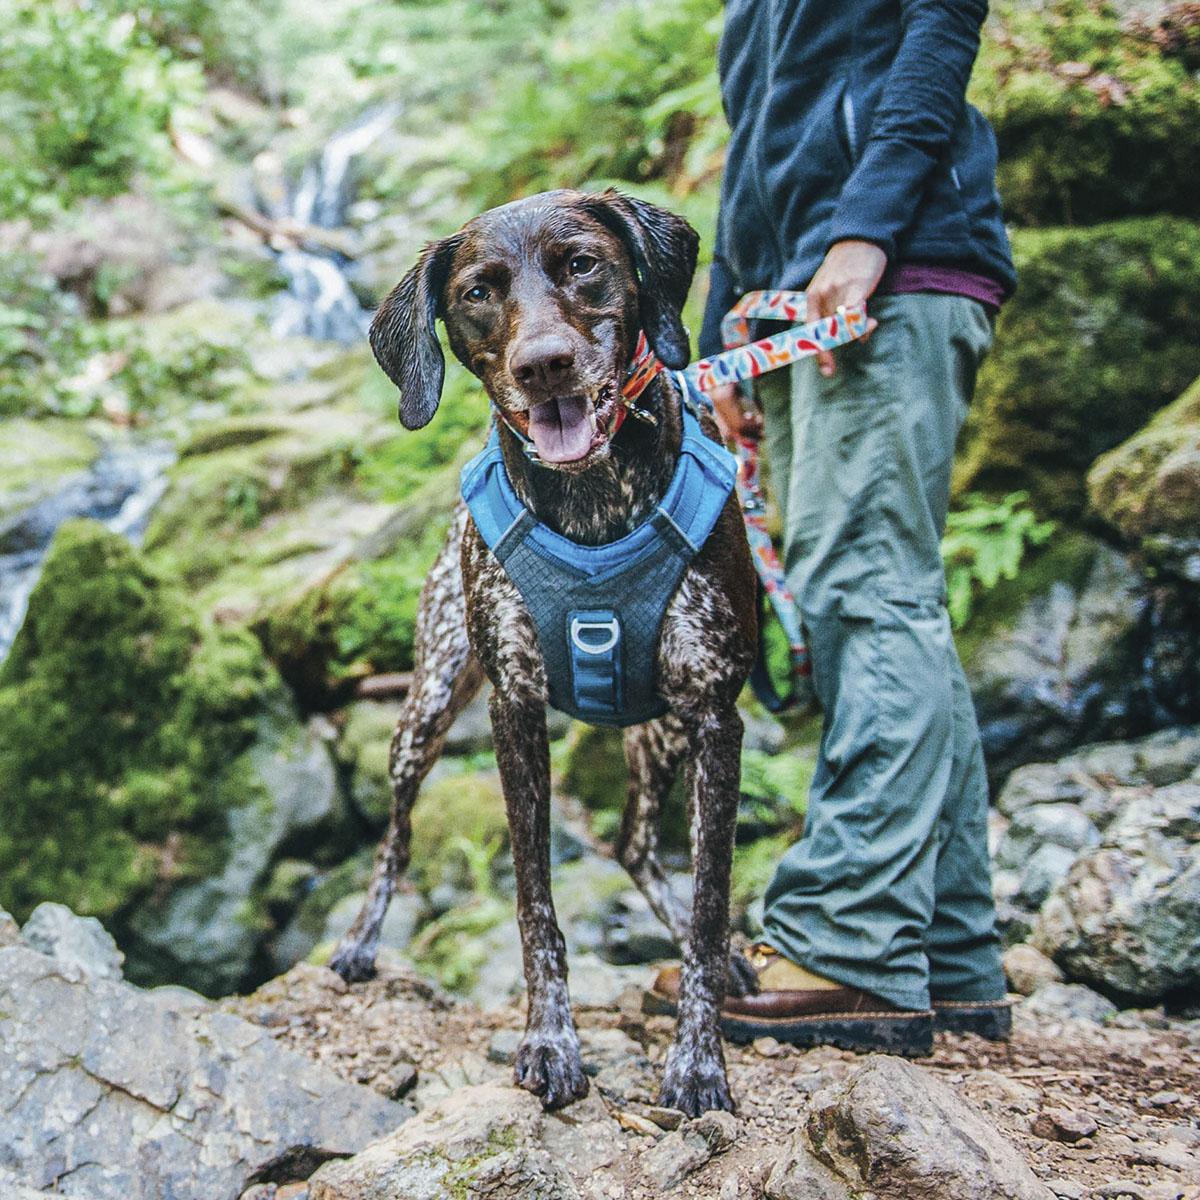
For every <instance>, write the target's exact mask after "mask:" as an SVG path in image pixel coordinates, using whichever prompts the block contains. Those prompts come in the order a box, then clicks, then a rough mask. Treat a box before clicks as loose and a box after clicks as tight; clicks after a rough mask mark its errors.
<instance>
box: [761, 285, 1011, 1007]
mask: <svg viewBox="0 0 1200 1200" xmlns="http://www.w3.org/2000/svg"><path fill="white" fill-rule="evenodd" d="M871 311H872V314H873V315H874V316H876V317H877V318H878V319H879V322H880V326H879V329H878V330H877V331H876V332H875V334H874V335H873V336H872V338H871V340H870V341H869V342H868V343H867V344H865V345H862V344H855V345H852V346H849V347H846V348H844V349H843V350H841V351H839V352H838V372H837V374H836V375H835V377H834V378H833V379H831V380H826V379H824V378H823V377H822V376H821V375H820V373H819V372H818V371H817V370H816V365H815V363H813V362H812V361H806V362H803V363H800V364H798V365H797V367H796V368H794V370H793V373H792V375H793V394H792V406H791V414H790V415H791V423H790V428H791V469H790V472H789V474H788V483H787V488H786V497H787V499H786V511H785V528H784V553H785V566H786V567H787V570H788V579H789V583H790V584H791V586H792V588H793V591H794V593H795V595H796V597H797V600H798V603H799V605H800V609H801V615H802V617H803V620H804V624H805V626H806V630H807V634H808V639H809V645H810V647H811V651H812V655H813V682H814V685H815V687H816V691H817V695H818V697H819V699H820V701H821V704H822V707H823V709H824V711H825V725H824V728H823V731H822V737H821V746H820V752H819V758H818V764H817V770H816V774H815V776H814V779H813V785H812V791H811V795H810V801H809V810H808V820H807V824H806V828H805V832H804V836H803V837H802V838H801V840H800V841H799V842H798V843H797V844H796V845H795V846H793V847H792V848H791V850H789V851H788V853H787V854H786V855H785V856H784V858H783V859H782V861H781V862H780V864H779V867H778V869H777V871H776V874H775V877H774V879H773V880H772V882H771V885H770V887H769V888H768V889H767V895H766V912H765V916H764V924H765V928H766V936H767V940H768V941H769V942H771V943H772V944H773V945H775V946H776V947H777V948H778V949H779V950H781V951H782V952H783V953H785V954H787V955H788V956H789V957H791V958H793V959H796V960H797V961H800V962H802V963H804V965H806V966H808V967H810V968H812V969H813V970H816V971H819V972H821V973H822V974H824V975H827V976H829V977H830V978H833V979H837V980H839V981H842V982H845V983H848V984H852V985H853V986H856V987H860V988H863V989H864V990H866V991H869V992H873V993H874V994H876V995H879V996H882V997H883V998H884V999H886V1000H889V1001H891V1002H892V1003H894V1004H898V1005H902V1006H904V1007H911V1008H925V1007H927V1005H928V1002H929V995H930V984H931V982H932V984H933V987H934V988H935V990H937V991H938V993H939V994H941V989H942V988H943V987H944V988H946V989H947V990H948V992H950V993H952V995H948V996H947V998H963V999H980V998H996V997H999V996H1002V995H1003V993H1004V985H1003V975H1002V973H1001V970H1000V960H999V944H998V940H997V938H996V934H995V928H994V926H995V918H994V912H993V909H992V899H991V885H990V872H989V866H988V859H987V848H986V837H985V825H986V807H987V791H986V784H985V781H984V777H983V774H982V758H981V756H980V752H979V739H978V732H977V730H976V728H975V721H974V713H973V710H972V708H971V701H970V696H969V694H968V692H967V689H966V684H965V680H963V678H962V672H961V667H960V666H959V664H958V659H957V655H956V653H955V650H954V643H953V639H952V637H951V634H950V625H949V619H948V616H947V613H946V609H945V603H944V601H945V578H944V573H943V569H942V562H941V553H940V543H941V536H942V532H943V529H944V526H945V519H946V509H947V507H948V504H949V488H950V467H951V463H952V459H953V453H954V443H955V439H956V436H957V433H958V430H959V428H960V427H961V424H962V421H963V418H964V416H965V414H966V408H967V404H968V403H969V400H970V397H971V393H972V391H973V388H974V380H975V372H976V369H977V367H978V365H979V363H980V362H981V361H982V358H983V356H984V354H985V353H986V351H987V348H988V346H989V345H990V340H991V325H990V322H989V321H988V319H987V316H986V314H985V313H984V310H983V309H982V307H981V306H980V305H978V304H977V303H975V302H974V301H971V300H967V299H965V298H963V297H957V296H936V295H914V296H891V297H884V298H881V299H879V300H877V301H876V302H875V303H874V304H872V306H871ZM770 419H771V418H770V414H768V421H770Z"/></svg>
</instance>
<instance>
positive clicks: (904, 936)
mask: <svg viewBox="0 0 1200 1200" xmlns="http://www.w3.org/2000/svg"><path fill="white" fill-rule="evenodd" d="M985 15H986V0H849V2H848V3H832V2H831V0H727V3H726V6H725V27H724V32H723V35H722V39H721V47H720V52H719V73H720V78H721V91H722V98H723V102H724V106H725V111H726V116H727V118H728V122H729V126H730V130H731V137H730V142H729V149H728V156H727V159H726V165H725V172H724V177H723V181H722V188H721V201H720V213H719V217H718V233H717V241H716V250H715V257H714V260H713V265H712V269H711V273H710V291H709V297H708V304H707V309H706V312H705V317H704V325H703V331H702V334H701V339H700V351H701V353H702V354H704V355H710V354H714V353H717V352H719V351H720V350H721V339H720V321H721V317H722V316H723V315H724V313H725V312H726V311H727V310H728V309H729V307H730V306H731V305H732V304H733V303H734V301H735V300H736V299H737V298H738V297H739V296H741V295H742V294H743V293H745V292H748V291H751V290H757V289H775V288H784V289H801V288H803V289H805V290H806V291H807V307H808V317H809V319H810V320H812V319H816V318H818V317H822V316H827V315H829V314H831V313H833V312H835V311H836V309H837V308H838V306H839V305H849V304H856V303H859V302H863V301H866V302H868V311H869V315H870V317H871V322H870V328H871V330H872V332H871V334H870V336H869V338H868V339H867V340H866V341H862V342H855V343H852V344H850V345H848V346H845V347H843V348H842V349H840V350H838V351H837V352H836V354H831V353H824V354H822V355H820V356H819V357H817V358H809V359H806V360H803V361H801V362H799V363H797V364H795V365H794V366H793V367H792V368H790V370H781V371H777V372H774V373H773V374H768V375H766V376H764V377H762V379H761V380H760V385H761V386H760V387H759V388H758V389H757V396H758V399H759V402H760V404H761V407H762V416H761V417H759V416H757V415H755V414H750V415H747V414H744V413H743V412H742V410H741V407H740V406H739V404H738V403H737V400H736V397H735V394H734V392H733V389H732V388H726V389H722V391H721V392H720V393H719V394H718V395H717V396H716V397H715V399H716V401H717V411H718V418H719V423H721V424H722V427H723V429H724V430H725V431H726V433H730V432H732V431H733V430H734V429H735V428H741V429H743V430H748V431H749V432H751V433H757V432H758V430H759V429H760V428H761V430H762V431H763V435H764V441H765V451H766V456H767V463H768V468H769V472H770V479H771V481H772V484H773V488H774V491H775V493H776V497H777V500H778V503H779V506H780V509H781V512H782V517H783V546H782V551H783V563H784V567H785V569H786V572H787V577H788V582H789V585H790V587H791V588H792V591H793V593H794V595H795V597H796V601H797V604H798V606H799V609H800V614H801V618H802V621H803V625H804V628H805V632H806V635H807V638H808V642H809V646H810V651H811V655H812V668H813V684H814V688H815V691H816V694H817V698H818V700H819V702H820V705H821V708H822V710H823V714H824V719H823V728H822V732H821V741H820V747H819V752H818V759H817V765H816V772H815V775H814V777H813V781H812V786H811V793H810V799H809V806H808V813H807V820H806V826H805V830H804V833H803V836H802V837H801V838H800V840H799V841H798V842H797V843H796V844H795V845H793V846H792V847H791V849H790V850H788V852H787V853H786V854H785V855H784V856H783V858H782V860H781V861H780V862H779V864H778V866H777V869H776V871H775V874H774V878H773V879H772V881H771V883H770V885H769V887H768V888H767V891H766V896H765V906H764V914H763V928H764V932H763V934H762V940H761V941H760V942H759V943H757V944H756V945H753V946H751V947H749V948H748V949H747V950H746V951H745V954H746V961H745V963H744V964H742V965H743V967H748V968H749V973H751V974H752V975H753V980H754V982H753V983H752V984H751V988H752V989H753V988H757V991H756V994H751V995H746V996H737V995H734V994H732V992H733V990H736V989H731V994H730V995H729V996H728V997H727V999H726V1001H725V1007H724V1009H723V1010H722V1018H723V1023H724V1025H725V1028H726V1030H727V1031H731V1030H736V1032H737V1033H738V1034H740V1035H741V1036H743V1037H745V1036H755V1035H757V1034H771V1035H773V1036H775V1037H777V1038H780V1039H781V1040H789V1041H793V1042H799V1043H807V1044H811V1043H818V1042H825V1041H830V1042H836V1043H837V1044H839V1045H842V1046H846V1047H849V1048H853V1049H864V1050H866V1049H876V1048H882V1049H891V1050H894V1051H897V1052H900V1053H909V1054H922V1053H928V1052H929V1051H930V1049H931V1047H932V1031H933V1029H934V1028H935V1027H936V1028H949V1029H956V1030H973V1031H975V1032H977V1033H981V1034H983V1035H984V1036H989V1037H993V1038H1003V1037H1006V1036H1007V1034H1008V1030H1009V1026H1010V1018H1009V1013H1008V1009H1007V1006H1006V1001H1005V990H1006V989H1005V980H1004V974H1003V971H1002V968H1001V962H1000V946H999V940H998V937H997V933H996V926H995V912H994V908H993V902H992V894H991V880H990V864H989V859H988V851H987V842H986V823H987V782H986V777H985V774H984V764H983V757H982V752H981V748H980V741H979V733H978V729H977V727H976V723H975V716H974V710H973V707H972V702H971V697H970V693H969V691H968V688H967V683H966V680H965V677H964V675H963V671H962V667H961V665H960V663H959V660H958V657H957V654H956V651H955V647H954V642H953V640H952V637H951V632H950V624H949V620H948V615H947V611H946V585H945V575H944V571H943V566H942V560H941V555H940V542H941V537H942V533H943V529H944V525H945V520H946V512H947V508H948V505H949V492H950V469H951V461H952V456H953V452H954V445H955V440H956V436H957V434H958V431H959V428H960V426H961V425H962V422H963V419H964V417H965V415H966V412H967V406H968V403H969V401H970V399H971V394H972V390H973V387H974V383H975V375H976V371H977V369H978V367H979V365H980V363H981V361H982V360H983V358H984V355H985V354H986V352H987V350H988V348H989V346H990V344H991V338H992V327H993V321H994V316H995V313H996V312H997V310H998V308H999V306H1000V305H1001V303H1002V302H1003V301H1004V300H1005V299H1006V297H1007V296H1008V295H1009V294H1010V293H1011V291H1012V289H1013V287H1014V286H1015V274H1014V270H1013V265H1012V260H1011V256H1010V252H1009V246H1008V240H1007V237H1006V234H1005V230H1004V225H1003V222H1002V218H1001V210H1000V200H999V196H998V194H997V191H996V186H995V168H996V143H995V138H994V136H993V134H992V131H991V129H990V127H989V126H988V124H987V122H986V120H985V119H984V117H983V116H982V115H981V114H980V113H979V112H978V111H977V110H976V109H974V108H973V107H972V106H970V105H969V104H968V103H967V102H966V99H965V94H966V88H967V82H968V79H969V77H970V73H971V68H972V65H973V62H974V59H975V55H976V53H977V50H978V45H979V36H980V28H981V25H982V22H983V19H984V17H985ZM741 973H746V972H744V971H743V972H741ZM736 974H738V972H735V975H736ZM677 986H678V971H677V970H676V971H675V972H671V971H667V972H664V973H663V974H661V975H660V976H659V979H658V980H657V981H656V982H655V985H654V988H653V990H654V991H655V992H658V993H659V994H660V997H661V996H665V997H667V998H668V999H669V998H670V996H671V995H672V994H673V992H674V991H675V989H677Z"/></svg>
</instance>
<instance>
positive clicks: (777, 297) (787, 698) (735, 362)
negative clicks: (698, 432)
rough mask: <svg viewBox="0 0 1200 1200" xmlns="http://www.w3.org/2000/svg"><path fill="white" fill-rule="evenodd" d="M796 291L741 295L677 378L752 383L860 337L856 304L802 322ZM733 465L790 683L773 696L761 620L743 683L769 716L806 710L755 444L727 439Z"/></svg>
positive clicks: (791, 604) (798, 650)
mask: <svg viewBox="0 0 1200 1200" xmlns="http://www.w3.org/2000/svg"><path fill="white" fill-rule="evenodd" d="M804 318H805V298H804V293H803V292H747V293H746V295H744V296H743V297H742V298H741V299H740V300H739V301H738V302H737V303H736V304H735V305H734V306H733V308H731V309H730V310H729V312H728V313H727V314H726V315H725V319H724V320H723V321H722V322H721V341H722V342H723V343H724V345H725V351H724V352H723V353H721V354H716V355H713V357H712V358H702V359H701V360H700V361H699V362H697V363H693V364H692V365H691V366H690V367H688V368H686V369H685V370H684V371H683V372H682V374H683V375H684V376H685V377H686V379H687V380H688V381H689V382H690V383H691V384H692V385H693V386H694V387H696V388H697V389H699V390H700V391H701V392H707V391H710V390H711V389H712V388H714V387H718V386H719V385H721V384H725V383H739V382H741V381H743V380H749V379H755V378H757V377H758V376H759V375H764V374H765V373H766V372H767V371H774V370H777V369H778V368H779V367H786V366H788V365H790V364H791V363H794V362H799V361H800V359H802V358H809V357H811V356H812V355H814V354H818V353H819V352H820V351H822V350H834V349H836V348H837V347H838V346H844V345H845V344H846V343H847V342H852V341H854V340H855V339H857V338H861V337H862V336H863V335H864V334H865V333H866V332H867V311H866V309H865V308H864V307H863V306H862V305H854V306H852V307H851V306H847V307H846V308H841V309H839V310H838V311H837V313H836V314H834V315H833V316H832V317H824V318H822V319H821V320H819V321H813V322H809V323H804ZM752 319H760V320H762V319H765V320H770V321H793V322H801V323H800V324H796V325H793V326H792V328H790V329H785V330H784V331H783V332H782V333H776V334H773V335H772V336H770V337H765V338H759V339H758V340H757V341H753V342H752V341H751V340H750V321H751V320H752ZM734 441H735V446H734V453H735V454H736V456H737V460H738V475H737V494H738V502H739V503H740V504H741V507H742V516H743V518H744V519H745V522H746V536H747V538H748V539H749V542H750V552H751V554H752V555H753V556H754V567H755V570H756V571H757V572H758V580H759V591H760V594H761V595H763V596H765V597H766V599H767V601H768V603H769V604H770V605H771V608H772V610H773V611H774V613H775V617H776V619H777V620H778V621H779V624H780V626H781V628H782V629H783V632H784V635H785V636H786V638H787V641H788V648H789V651H790V659H791V678H790V685H789V688H788V691H787V692H786V693H783V694H781V693H780V692H779V690H778V689H777V688H776V686H775V683H774V681H773V680H772V678H771V675H770V672H769V671H768V670H767V657H766V641H765V638H764V624H765V623H764V622H762V621H760V622H759V635H758V656H757V660H756V661H755V664H754V670H753V672H752V673H751V676H750V686H751V687H752V688H753V690H754V694H755V696H757V697H758V700H759V702H760V703H761V704H762V705H763V706H764V707H765V708H766V709H767V710H768V711H769V712H783V711H784V710H785V709H789V708H794V707H796V706H797V705H804V706H805V707H809V706H811V704H812V703H813V700H814V694H813V686H812V662H811V660H810V658H809V653H808V645H807V643H806V642H805V640H804V630H803V629H802V627H801V625H800V616H799V613H798V612H797V610H796V602H795V600H794V598H793V597H792V593H791V591H790V589H789V588H788V586H787V581H786V579H785V578H784V573H783V566H782V565H781V564H780V562H779V556H778V555H777V554H776V553H775V547H774V545H773V543H772V542H771V535H770V533H769V532H768V531H767V520H766V508H767V506H766V500H765V498H764V496H763V491H762V482H761V475H760V471H759V453H758V439H757V438H748V437H743V436H741V435H739V436H738V437H736V438H735V439H734Z"/></svg>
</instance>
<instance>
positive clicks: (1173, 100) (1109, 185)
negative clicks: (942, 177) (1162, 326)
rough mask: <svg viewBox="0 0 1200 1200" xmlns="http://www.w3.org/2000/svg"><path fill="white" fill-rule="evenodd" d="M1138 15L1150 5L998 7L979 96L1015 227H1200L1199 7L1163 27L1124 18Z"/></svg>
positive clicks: (1085, 2) (976, 90)
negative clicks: (1156, 220)
mask: <svg viewBox="0 0 1200 1200" xmlns="http://www.w3.org/2000/svg"><path fill="white" fill-rule="evenodd" d="M1129 7H1142V8H1145V7H1146V6H1144V5H1141V6H1136V5H1130V4H1128V3H1125V2H1122V3H1119V4H1116V5H1109V4H1107V3H1104V2H1103V0H1050V2H1049V3H1044V4H1042V3H1039V4H1029V3H1021V2H1020V0H1010V2H1007V3H1004V2H1002V3H999V4H994V5H992V7H991V14H990V19H989V21H988V23H987V26H986V27H985V36H984V38H983V44H982V47H981V51H980V55H979V61H978V63H977V64H976V67H975V72H974V75H973V77H972V80H971V92H970V95H971V99H973V100H974V101H975V103H976V104H978V105H979V106H980V107H981V108H982V109H983V111H984V112H985V113H986V114H987V116H988V117H989V119H990V120H991V122H992V125H993V127H994V128H995V131H996V140H997V142H998V143H999V148H1000V168H999V172H998V183H999V187H1000V194H1001V196H1002V197H1003V200H1004V210H1005V214H1006V216H1007V217H1008V218H1009V220H1011V221H1013V222H1014V223H1016V224H1019V225H1074V224H1081V225H1083V224H1090V223H1092V222H1095V221H1107V220H1112V219H1113V218H1116V217H1124V216H1135V215H1139V214H1151V213H1161V212H1168V213H1176V214H1179V215H1183V216H1189V217H1192V218H1193V219H1195V218H1198V217H1200V193H1198V192H1197V190H1196V188H1195V186H1194V185H1195V164H1196V162H1197V161H1200V82H1198V81H1197V79H1196V77H1195V75H1194V73H1193V72H1194V71H1195V63H1194V61H1191V58H1190V57H1189V55H1191V56H1193V57H1194V54H1195V51H1194V45H1195V29H1196V24H1197V21H1196V17H1195V12H1194V7H1195V6H1194V5H1190V4H1187V3H1181V4H1176V5H1174V6H1173V8H1169V9H1168V10H1167V13H1166V14H1164V16H1163V17H1162V18H1161V19H1160V20H1159V21H1157V22H1151V21H1147V20H1145V19H1134V20H1128V19H1122V17H1123V14H1122V13H1121V11H1120V10H1121V9H1122V8H1129ZM1151 7H1153V6H1151ZM1189 34H1190V36H1189ZM1189 47H1192V49H1190V50H1189ZM1066 144H1069V145H1070V153H1064V152H1063V148H1064V145H1066Z"/></svg>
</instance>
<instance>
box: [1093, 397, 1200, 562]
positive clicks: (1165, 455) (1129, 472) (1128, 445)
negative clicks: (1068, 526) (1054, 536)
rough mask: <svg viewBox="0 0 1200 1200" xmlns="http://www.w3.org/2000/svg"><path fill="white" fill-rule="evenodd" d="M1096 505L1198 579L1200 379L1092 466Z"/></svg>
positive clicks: (1127, 536)
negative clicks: (1142, 427)
mask: <svg viewBox="0 0 1200 1200" xmlns="http://www.w3.org/2000/svg"><path fill="white" fill-rule="evenodd" d="M1088 491H1089V495H1090V497H1091V502H1092V508H1093V509H1094V510H1095V512H1096V513H1097V514H1098V515H1099V516H1100V517H1101V518H1103V520H1104V521H1105V522H1106V523H1107V524H1108V525H1109V526H1111V527H1112V528H1113V529H1115V530H1116V531H1117V533H1119V534H1120V536H1121V537H1122V538H1123V539H1124V540H1125V541H1126V542H1127V543H1128V544H1130V545H1132V546H1134V547H1136V548H1137V549H1138V550H1140V551H1141V553H1142V554H1143V555H1144V556H1145V557H1146V559H1147V560H1148V561H1150V562H1151V563H1153V564H1155V565H1157V566H1162V567H1164V568H1165V569H1167V570H1168V571H1171V572H1173V573H1176V574H1180V575H1182V576H1183V577H1185V578H1187V579H1189V580H1190V581H1191V582H1193V583H1197V582H1200V380H1197V381H1196V382H1195V383H1194V384H1192V386H1191V387H1190V388H1188V390H1187V391H1186V392H1185V393H1184V394H1183V395H1182V396H1180V397H1179V399H1178V400H1176V401H1175V403H1174V404H1171V405H1169V406H1168V407H1167V408H1164V409H1163V410H1162V411H1161V412H1159V413H1157V414H1156V415H1155V417H1154V418H1153V420H1151V421H1150V423H1149V424H1148V425H1147V426H1146V427H1145V428H1144V429H1142V430H1140V431H1139V432H1138V433H1135V434H1134V435H1133V437H1131V438H1130V439H1129V440H1128V441H1126V442H1123V443H1122V444H1121V445H1120V446H1118V447H1117V448H1116V449H1115V450H1111V451H1110V452H1109V453H1108V454H1105V455H1104V456H1103V457H1101V458H1100V459H1098V460H1097V462H1096V463H1095V465H1094V466H1093V467H1092V469H1091V471H1090V472H1089V473H1088Z"/></svg>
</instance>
